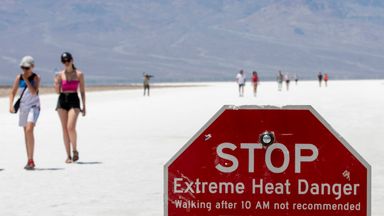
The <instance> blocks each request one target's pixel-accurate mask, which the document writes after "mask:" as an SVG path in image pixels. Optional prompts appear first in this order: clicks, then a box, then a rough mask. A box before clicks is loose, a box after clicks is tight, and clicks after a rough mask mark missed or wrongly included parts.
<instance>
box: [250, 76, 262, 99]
mask: <svg viewBox="0 0 384 216" xmlns="http://www.w3.org/2000/svg"><path fill="white" fill-rule="evenodd" d="M259 82H260V79H259V75H258V74H257V72H256V71H253V72H252V86H253V96H255V97H256V94H257V86H258V85H259Z"/></svg>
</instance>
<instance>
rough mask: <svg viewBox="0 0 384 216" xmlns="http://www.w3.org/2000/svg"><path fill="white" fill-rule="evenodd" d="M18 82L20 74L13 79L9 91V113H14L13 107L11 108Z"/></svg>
mask: <svg viewBox="0 0 384 216" xmlns="http://www.w3.org/2000/svg"><path fill="white" fill-rule="evenodd" d="M19 82H20V76H19V75H18V76H17V77H16V79H15V81H14V82H13V85H12V88H11V90H10V92H9V112H10V113H15V109H14V108H13V102H14V100H15V96H16V93H17V88H18V87H19Z"/></svg>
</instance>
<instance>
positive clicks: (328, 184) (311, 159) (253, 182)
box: [164, 106, 371, 216]
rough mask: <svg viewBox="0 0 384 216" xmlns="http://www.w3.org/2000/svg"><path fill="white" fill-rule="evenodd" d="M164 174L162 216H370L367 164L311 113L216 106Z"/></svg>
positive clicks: (296, 108)
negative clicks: (209, 117)
mask: <svg viewBox="0 0 384 216" xmlns="http://www.w3.org/2000/svg"><path fill="white" fill-rule="evenodd" d="M164 170H165V171H164V172H165V175H164V178H165V180H164V205H165V206H164V215H169V216H188V215H199V216H204V215H210V216H214V215H227V216H229V215H253V216H258V215H263V216H272V215H273V216H275V215H295V216H300V215H311V216H324V215H333V216H338V215H340V216H341V215H343V216H344V215H354V216H360V215H364V216H369V215H370V207H371V206H370V189H371V188H370V187H371V186H370V166H369V164H368V163H367V162H366V161H365V160H364V159H363V158H362V157H361V156H360V155H359V154H358V153H357V152H356V151H355V150H354V149H353V148H352V147H351V146H350V145H349V144H348V143H347V142H346V141H345V140H344V139H343V138H342V137H341V136H340V135H339V134H337V133H336V132H335V130H334V129H333V128H332V127H331V126H330V125H329V124H328V123H327V122H326V121H325V120H324V119H323V118H322V117H321V116H320V115H319V114H318V113H317V112H316V111H315V110H314V109H313V108H312V107H311V106H286V107H283V108H276V107H257V106H242V107H236V106H224V107H223V108H221V109H220V110H219V111H218V112H217V113H216V114H215V115H214V117H212V118H211V119H210V120H209V121H208V123H207V124H206V125H205V126H204V127H203V128H202V129H200V131H198V132H197V133H196V134H195V135H194V136H193V138H192V139H190V140H189V141H188V143H187V144H186V145H184V147H183V148H182V149H181V150H180V151H179V152H178V153H177V154H176V155H175V156H174V157H173V158H172V159H171V160H170V161H169V162H168V163H167V164H166V165H165V168H164Z"/></svg>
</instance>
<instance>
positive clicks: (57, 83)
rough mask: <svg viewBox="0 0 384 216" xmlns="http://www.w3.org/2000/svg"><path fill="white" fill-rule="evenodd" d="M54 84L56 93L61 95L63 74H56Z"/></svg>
mask: <svg viewBox="0 0 384 216" xmlns="http://www.w3.org/2000/svg"><path fill="white" fill-rule="evenodd" d="M53 82H54V87H55V92H56V93H57V94H60V90H61V72H60V73H58V74H56V76H55V78H54V80H53Z"/></svg>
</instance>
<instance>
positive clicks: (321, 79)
mask: <svg viewBox="0 0 384 216" xmlns="http://www.w3.org/2000/svg"><path fill="white" fill-rule="evenodd" d="M317 79H318V80H319V87H321V83H322V82H323V74H322V73H321V72H319V74H318V75H317Z"/></svg>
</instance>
